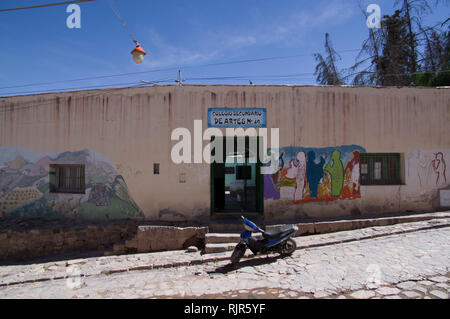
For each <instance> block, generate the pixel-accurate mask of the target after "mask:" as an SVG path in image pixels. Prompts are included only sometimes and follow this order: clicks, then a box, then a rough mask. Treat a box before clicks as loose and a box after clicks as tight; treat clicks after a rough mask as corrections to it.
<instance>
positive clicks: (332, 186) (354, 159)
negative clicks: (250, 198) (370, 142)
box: [264, 145, 365, 204]
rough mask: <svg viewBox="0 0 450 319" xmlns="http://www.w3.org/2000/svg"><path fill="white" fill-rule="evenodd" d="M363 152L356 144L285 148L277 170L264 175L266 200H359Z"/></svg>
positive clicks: (280, 155)
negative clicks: (361, 156)
mask: <svg viewBox="0 0 450 319" xmlns="http://www.w3.org/2000/svg"><path fill="white" fill-rule="evenodd" d="M269 152H270V151H269ZM361 152H365V149H364V148H362V147H360V146H356V145H350V146H340V147H328V148H306V147H285V148H282V149H280V150H279V153H278V154H279V167H278V171H277V172H276V173H274V174H272V175H265V176H264V198H265V199H275V200H280V199H283V200H292V201H293V202H294V203H296V204H298V203H304V202H315V201H333V200H338V199H356V198H360V197H361V193H360V176H359V165H360V153H361Z"/></svg>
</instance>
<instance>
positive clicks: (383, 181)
mask: <svg viewBox="0 0 450 319" xmlns="http://www.w3.org/2000/svg"><path fill="white" fill-rule="evenodd" d="M360 163H361V167H360V175H361V185H399V184H401V178H400V154H399V153H361V161H360Z"/></svg>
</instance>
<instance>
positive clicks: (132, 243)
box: [125, 239, 138, 249]
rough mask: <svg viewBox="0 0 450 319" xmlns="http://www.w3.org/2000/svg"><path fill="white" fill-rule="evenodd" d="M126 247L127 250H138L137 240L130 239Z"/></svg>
mask: <svg viewBox="0 0 450 319" xmlns="http://www.w3.org/2000/svg"><path fill="white" fill-rule="evenodd" d="M125 247H126V248H127V249H137V247H138V242H137V239H129V240H127V241H125Z"/></svg>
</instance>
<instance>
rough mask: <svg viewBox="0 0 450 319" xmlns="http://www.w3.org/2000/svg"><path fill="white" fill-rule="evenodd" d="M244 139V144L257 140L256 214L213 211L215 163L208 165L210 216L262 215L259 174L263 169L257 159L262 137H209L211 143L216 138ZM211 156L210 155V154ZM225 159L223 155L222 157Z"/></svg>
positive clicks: (260, 177)
mask: <svg viewBox="0 0 450 319" xmlns="http://www.w3.org/2000/svg"><path fill="white" fill-rule="evenodd" d="M233 137H234V138H235V139H237V138H245V139H246V143H247V141H249V139H250V138H257V145H258V146H257V155H258V156H257V162H256V176H255V177H256V180H255V183H256V212H250V211H249V212H218V211H215V206H214V195H215V192H214V180H215V178H214V177H215V176H214V171H215V165H218V164H217V163H216V162H212V163H211V164H209V167H210V191H209V192H210V211H211V216H213V215H214V216H217V215H226V214H230V215H233V214H243V213H256V214H258V215H260V216H263V215H264V176H263V175H262V174H261V169H262V167H263V165H262V163H261V161H260V159H259V147H260V146H261V145H264V144H263V143H262V142H263V141H262V139H263V137H262V136H220V137H216V136H212V137H211V143H212V142H213V141H214V140H215V139H216V138H217V139H223V140H226V138H233ZM211 156H212V154H211ZM224 157H225V155H224Z"/></svg>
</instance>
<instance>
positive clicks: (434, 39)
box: [414, 31, 450, 86]
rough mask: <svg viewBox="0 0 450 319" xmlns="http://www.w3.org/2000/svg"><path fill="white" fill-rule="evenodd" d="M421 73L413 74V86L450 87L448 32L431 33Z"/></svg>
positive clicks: (449, 35) (449, 41)
mask: <svg viewBox="0 0 450 319" xmlns="http://www.w3.org/2000/svg"><path fill="white" fill-rule="evenodd" d="M423 71H424V72H418V73H416V74H414V84H415V85H418V86H449V85H450V31H447V32H443V33H440V34H438V33H436V32H435V31H433V33H431V35H430V39H428V40H427V47H426V51H425V60H424V67H423Z"/></svg>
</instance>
